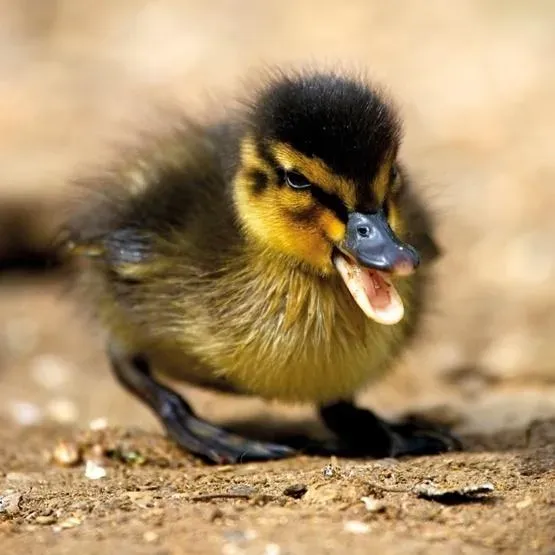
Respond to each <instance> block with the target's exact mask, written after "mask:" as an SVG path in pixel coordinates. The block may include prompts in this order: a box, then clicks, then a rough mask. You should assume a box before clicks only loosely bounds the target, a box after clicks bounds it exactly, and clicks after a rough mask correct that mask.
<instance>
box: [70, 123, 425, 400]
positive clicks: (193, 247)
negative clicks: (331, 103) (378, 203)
mask: <svg viewBox="0 0 555 555" xmlns="http://www.w3.org/2000/svg"><path fill="white" fill-rule="evenodd" d="M230 129H231V131H230ZM244 133H245V131H244V130H242V129H241V127H240V126H239V127H237V128H235V127H229V128H228V127H226V126H221V127H214V128H207V129H206V130H205V133H204V134H202V133H200V135H199V131H198V129H197V128H195V133H188V132H187V131H184V130H183V129H181V130H179V131H178V132H176V133H175V134H174V135H172V136H171V137H170V138H169V139H164V140H160V141H159V142H158V143H157V142H156V141H154V143H152V144H151V145H149V148H148V149H146V150H145V151H144V152H141V153H140V155H139V154H137V155H136V160H137V161H140V163H139V162H137V163H135V165H132V166H131V169H130V166H129V165H128V164H127V165H126V164H122V166H121V167H122V168H125V169H124V170H123V169H119V170H117V169H116V170H115V171H113V172H111V173H109V174H107V176H106V177H104V182H105V183H104V187H103V190H104V191H106V194H105V196H104V197H103V198H102V199H101V200H100V201H99V202H97V203H95V204H93V205H91V207H90V208H89V209H88V210H87V209H86V210H85V211H84V213H83V214H80V216H79V217H78V218H75V219H74V221H73V222H72V223H71V224H70V226H69V236H70V238H71V245H72V248H73V251H74V253H75V254H76V257H79V258H81V259H83V261H84V262H85V264H84V267H83V269H82V270H81V273H80V276H81V280H80V281H81V284H82V285H83V287H84V289H85V292H86V294H87V295H88V296H89V298H90V299H91V300H92V303H93V305H94V306H95V307H96V310H97V312H98V316H99V318H100V321H101V323H102V325H103V326H104V327H105V328H106V329H107V331H108V333H109V334H110V335H111V336H113V337H115V338H117V339H118V340H119V341H120V342H121V343H123V344H125V345H126V346H127V348H128V349H129V351H130V352H132V353H137V352H140V353H142V354H144V355H146V356H147V357H149V359H150V360H151V361H152V363H153V365H154V368H155V369H156V371H158V372H160V373H162V374H166V375H168V376H172V377H174V378H178V379H181V380H184V381H189V382H192V383H198V384H202V385H205V386H209V387H217V388H224V389H226V388H229V389H232V390H237V391H241V392H244V393H251V394H256V395H260V396H262V397H265V398H269V399H279V400H283V401H292V402H315V403H325V402H330V401H333V400H337V399H342V398H349V397H351V396H352V395H353V394H355V393H356V392H357V391H358V390H359V389H361V388H362V387H363V386H364V385H365V384H366V383H368V382H369V381H370V380H372V379H374V378H376V377H378V376H379V375H381V374H382V373H383V372H384V371H386V370H387V369H388V368H389V367H390V366H391V362H392V360H393V359H394V358H395V356H396V355H397V354H398V353H399V352H400V350H401V349H402V347H403V345H404V344H406V341H407V339H408V338H409V337H410V335H411V334H412V332H413V331H414V329H415V327H416V324H417V322H418V320H419V316H420V313H421V305H422V301H423V298H424V297H423V286H424V285H425V282H426V275H425V271H419V272H417V274H416V275H415V276H412V277H411V278H402V279H398V280H397V279H395V280H394V281H395V283H396V286H397V288H398V290H399V293H400V294H401V297H402V299H403V301H404V303H405V307H406V316H405V318H404V320H403V321H402V322H401V323H399V324H397V325H394V326H382V325H379V324H377V323H375V322H373V321H371V320H369V319H367V318H366V317H365V316H364V314H363V313H362V311H361V310H360V309H359V307H358V306H357V305H356V303H355V302H354V300H353V299H352V297H351V295H350V294H349V293H348V291H347V289H346V287H345V285H344V284H343V282H342V280H341V279H340V277H339V276H338V274H337V273H335V272H331V273H330V272H329V271H328V272H322V271H321V270H320V268H316V267H312V266H311V264H310V261H307V260H302V259H298V258H296V257H295V256H293V255H291V253H290V252H280V251H279V249H277V248H275V245H274V244H272V243H268V244H265V243H264V241H261V240H260V238H259V237H258V236H255V235H252V234H251V233H250V229H249V227H248V226H246V225H245V223H244V221H241V219H240V218H239V213H240V212H241V211H243V212H245V211H248V210H249V197H248V196H245V195H243V200H242V201H241V202H244V203H246V204H244V205H243V206H240V207H239V206H237V204H236V203H237V202H238V201H237V198H238V196H237V194H236V190H235V189H234V188H236V187H239V186H240V183H239V184H238V183H236V182H234V181H233V179H229V176H228V173H227V172H228V170H229V168H234V170H235V174H234V175H238V174H240V172H241V165H240V161H238V160H237V153H238V152H239V149H238V148H237V145H238V144H240V141H241V139H242V137H244V136H245V134H244ZM199 137H200V139H199ZM188 145H189V146H190V148H188ZM233 145H235V146H233ZM187 152H194V153H195V156H191V155H187ZM228 157H231V159H229V158H228ZM259 167H261V168H262V167H263V164H260V165H259ZM378 173H379V172H377V171H376V174H378ZM272 179H274V180H275V179H276V176H275V175H274V176H272V175H269V177H268V187H275V186H277V185H276V184H274V183H272V181H271V180H272ZM407 183H408V182H407ZM137 185H140V186H137ZM406 187H409V185H408V184H407V185H406ZM406 187H403V188H401V190H400V191H399V192H397V193H396V197H395V198H394V199H392V202H394V207H395V217H396V218H397V219H398V220H399V222H400V224H402V225H400V227H402V228H403V230H404V231H403V235H404V236H406V237H407V239H408V240H410V241H411V242H412V244H414V245H415V246H416V247H417V248H418V247H422V248H423V249H424V250H425V254H426V255H427V254H430V253H431V254H432V255H433V254H434V253H433V251H434V248H435V247H434V242H433V240H432V239H431V233H430V229H429V227H430V224H429V221H428V217H427V214H426V213H425V211H424V210H423V209H422V207H421V206H420V205H419V204H418V202H417V201H416V198H413V194H412V193H411V192H410V191H409V190H406ZM272 194H273V195H274V196H275V195H276V192H275V191H274V192H273V193H272ZM288 194H289V193H288ZM239 198H241V197H240V196H239ZM257 202H263V200H261V198H259V199H258V200H257ZM319 210H320V209H319ZM286 213H288V212H283V214H286ZM289 213H290V212H289ZM280 217H282V216H281V213H276V214H275V218H276V219H279V218H280ZM283 217H285V216H283ZM318 221H319V222H320V221H325V218H320V219H319V220H318ZM328 223H329V222H328ZM266 225H271V222H269V223H268V224H266ZM279 225H280V226H281V227H280V229H283V228H284V227H285V226H286V225H287V224H286V222H284V221H280V222H279ZM314 225H317V224H314ZM299 229H301V228H299ZM291 237H292V236H291ZM303 240H304V238H303V235H302V233H299V237H298V241H299V242H302V241H303ZM430 245H431V247H430ZM87 249H88V250H87ZM330 250H331V248H330ZM77 255H79V256H77ZM425 262H426V260H425ZM424 266H426V264H424ZM424 270H425V268H424Z"/></svg>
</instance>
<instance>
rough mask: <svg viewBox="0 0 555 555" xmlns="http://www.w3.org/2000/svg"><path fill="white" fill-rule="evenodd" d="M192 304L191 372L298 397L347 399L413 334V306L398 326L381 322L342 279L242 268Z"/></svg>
mask: <svg viewBox="0 0 555 555" xmlns="http://www.w3.org/2000/svg"><path fill="white" fill-rule="evenodd" d="M411 290H412V289H411V283H410V281H408V280H406V281H405V282H404V283H403V284H401V287H400V292H401V295H402V297H403V298H404V300H405V302H406V303H407V304H408V305H409V306H408V307H407V308H410V299H411V294H412V293H411ZM189 304H190V306H189V307H188V309H187V310H184V311H183V312H182V313H183V314H187V316H186V317H184V319H183V321H182V322H181V323H180V325H179V327H180V328H181V330H182V336H181V337H182V340H181V344H182V349H181V351H182V352H184V353H185V352H186V353H187V354H188V363H187V368H188V372H189V379H191V380H192V381H199V380H200V381H202V380H204V381H207V380H208V379H212V380H213V381H214V382H220V383H222V382H225V383H229V385H230V386H231V388H233V389H235V390H238V391H243V392H245V393H251V394H256V395H259V396H262V397H265V398H268V399H278V400H283V401H292V402H317V403H324V402H329V401H333V400H337V399H340V398H346V397H349V396H351V395H353V394H354V393H355V392H356V391H357V390H359V389H360V388H361V387H363V386H364V385H365V384H366V383H367V382H368V381H370V380H371V379H373V378H376V377H378V376H379V375H380V374H381V373H383V372H384V371H385V370H387V368H388V367H389V366H390V364H391V360H392V358H393V357H394V355H395V353H396V352H397V351H398V347H399V344H400V342H402V341H403V338H404V337H405V336H406V332H407V327H408V325H409V324H410V313H411V311H410V309H409V310H407V316H406V319H405V320H404V321H403V322H402V323H400V324H397V325H395V326H383V325H379V324H376V323H375V322H373V321H371V320H369V319H368V318H366V317H365V316H364V314H363V313H362V311H361V310H360V309H359V308H358V306H357V305H356V304H355V302H354V301H353V299H352V298H351V296H350V295H349V293H348V292H347V289H346V288H345V287H344V285H343V283H342V282H341V281H340V280H339V278H337V279H336V278H333V279H331V278H322V277H319V276H313V275H308V274H305V273H298V274H287V275H286V277H284V276H283V275H280V274H275V275H270V276H267V275H266V276H260V275H256V276H254V275H249V273H245V274H242V275H237V276H234V278H233V279H228V280H224V281H222V282H220V283H218V284H217V285H216V284H213V287H212V288H210V287H206V288H205V289H204V291H203V292H202V293H199V295H198V296H197V299H196V303H189ZM174 358H177V357H174ZM193 360H194V361H196V362H193ZM181 364H183V361H182V362H181ZM181 368H182V371H183V366H181ZM193 375H195V376H196V378H197V379H196V380H195V378H193Z"/></svg>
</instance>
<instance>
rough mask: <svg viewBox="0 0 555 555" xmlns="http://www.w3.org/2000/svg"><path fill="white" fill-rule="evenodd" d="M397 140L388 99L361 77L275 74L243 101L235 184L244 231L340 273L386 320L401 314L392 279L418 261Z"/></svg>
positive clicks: (326, 272)
mask: <svg viewBox="0 0 555 555" xmlns="http://www.w3.org/2000/svg"><path fill="white" fill-rule="evenodd" d="M400 136H401V130H400V122H399V120H398V117H397V115H396V112H395V110H394V109H393V107H392V106H391V104H390V103H389V102H388V101H387V100H385V98H384V97H383V96H382V95H381V94H380V93H378V92H377V91H376V90H374V89H373V88H371V87H370V86H368V85H367V84H366V83H364V82H363V81H361V80H358V79H354V78H350V77H344V76H339V75H336V74H328V73H312V74H293V75H280V76H279V77H277V78H274V79H272V80H270V82H269V83H268V84H267V85H266V86H265V87H264V88H263V89H262V90H261V92H259V94H258V95H257V96H256V97H255V100H254V102H253V103H252V105H251V106H250V111H249V114H248V118H247V124H246V127H245V133H244V135H243V138H242V141H241V145H240V155H239V164H238V169H237V172H236V175H235V180H234V195H235V203H236V207H237V210H238V213H239V218H240V221H241V224H242V227H243V229H244V231H245V233H246V234H247V236H249V237H250V238H252V239H254V240H255V241H257V242H258V243H259V244H261V245H262V246H264V247H267V248H268V249H270V250H274V251H278V252H280V253H282V254H285V255H287V257H288V258H289V259H290V260H292V261H294V262H298V263H299V264H300V265H301V266H303V267H304V268H306V269H307V271H314V272H317V273H319V274H321V275H323V276H330V275H332V274H333V273H334V272H339V274H340V275H341V277H342V278H343V280H344V281H345V284H346V285H347V288H348V289H349V291H350V293H351V294H352V296H353V298H354V299H355V301H356V302H357V303H358V304H359V306H360V308H361V309H362V310H363V311H364V312H365V313H366V315H367V316H369V317H371V318H373V319H374V320H376V321H378V322H380V323H383V324H394V323H397V322H398V321H399V320H401V318H402V317H403V303H402V301H401V299H400V297H399V295H398V294H397V292H396V290H395V287H394V286H393V285H392V283H391V280H390V277H391V275H392V274H394V275H408V274H411V273H412V272H413V271H414V270H415V269H416V267H417V266H418V264H419V254H418V252H417V251H416V250H415V248H413V247H412V246H411V245H409V244H407V243H406V242H405V239H404V238H405V235H406V231H407V229H406V228H407V222H406V221H405V218H404V217H403V213H402V210H401V207H400V206H399V204H398V203H397V195H398V193H399V191H400V189H401V186H402V181H403V180H402V177H401V174H400V169H399V166H398V163H397V160H396V158H397V153H398V150H399V143H400Z"/></svg>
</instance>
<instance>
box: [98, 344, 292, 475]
mask: <svg viewBox="0 0 555 555" xmlns="http://www.w3.org/2000/svg"><path fill="white" fill-rule="evenodd" d="M109 355H110V360H111V362H112V367H113V370H114V373H115V374H116V376H117V378H118V380H119V381H120V382H121V383H122V384H123V385H124V386H125V387H126V388H127V389H128V390H130V391H131V392H132V393H133V394H134V395H136V396H137V397H138V398H139V399H140V400H142V401H143V402H144V403H146V404H147V405H148V406H149V407H150V408H151V409H152V410H153V411H154V413H155V414H156V415H157V416H158V418H159V419H160V421H161V422H162V424H163V426H164V428H165V429H166V432H167V434H168V436H169V437H170V438H171V439H173V440H174V441H175V442H176V443H177V444H178V445H179V446H180V447H182V448H183V449H184V450H186V451H188V452H190V453H193V454H195V455H197V456H199V457H202V458H204V459H206V460H208V461H210V462H214V463H218V464H225V463H238V462H248V461H263V460H270V459H281V458H284V457H287V456H290V455H292V454H293V453H294V450H293V449H291V448H290V447H286V446H284V445H278V444H274V443H263V442H259V441H253V440H249V439H246V438H243V437H241V436H238V435H235V434H232V433H230V432H227V431H225V430H223V429H221V428H218V427H217V426H213V425H212V424H209V423H208V422H205V421H204V420H202V419H200V418H198V417H197V416H196V415H195V413H194V412H193V410H192V408H191V407H190V405H189V404H188V403H187V402H186V401H185V399H183V398H182V397H181V396H180V395H178V394H177V393H175V392H174V391H172V390H171V389H169V388H167V387H165V386H163V385H162V384H160V383H158V382H157V381H156V380H155V379H154V378H153V377H152V375H151V372H150V368H149V365H148V362H147V360H146V359H145V358H143V357H141V356H135V357H129V356H127V355H126V353H125V352H122V351H121V350H118V349H117V348H116V347H115V346H114V345H111V346H110V348H109Z"/></svg>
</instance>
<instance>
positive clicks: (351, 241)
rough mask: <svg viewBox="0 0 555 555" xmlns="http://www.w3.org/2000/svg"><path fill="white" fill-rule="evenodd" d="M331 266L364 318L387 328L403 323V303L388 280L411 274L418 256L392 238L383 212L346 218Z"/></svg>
mask: <svg viewBox="0 0 555 555" xmlns="http://www.w3.org/2000/svg"><path fill="white" fill-rule="evenodd" d="M334 264H335V266H336V268H337V270H338V272H339V274H340V275H341V277H342V278H343V281H344V282H345V285H346V286H347V288H348V289H349V292H350V293H351V295H352V296H353V298H354V300H355V301H356V303H357V304H358V305H359V307H360V308H361V310H362V311H363V312H364V313H365V314H366V316H368V317H369V318H372V319H373V320H375V321H376V322H378V323H380V324H386V325H392V324H396V323H398V322H400V321H401V320H402V318H403V316H404V306H403V301H402V299H401V297H400V295H399V293H398V292H397V290H396V289H395V287H394V285H393V284H392V283H391V279H390V277H391V276H392V275H397V276H407V275H410V274H412V273H413V272H414V271H415V269H416V268H417V267H418V265H419V264H420V257H419V255H418V253H417V252H416V250H415V249H414V248H413V247H411V246H410V245H408V244H406V243H404V242H403V241H401V240H400V239H399V238H398V237H397V236H396V235H395V233H394V232H393V230H392V229H391V227H390V226H389V223H388V222H387V218H386V217H385V214H384V213H383V212H382V211H379V212H376V213H372V214H363V213H360V212H353V213H351V214H350V215H349V219H348V221H347V232H346V235H345V239H344V240H343V242H342V244H341V245H340V246H339V250H338V252H337V253H336V254H335V256H334Z"/></svg>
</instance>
